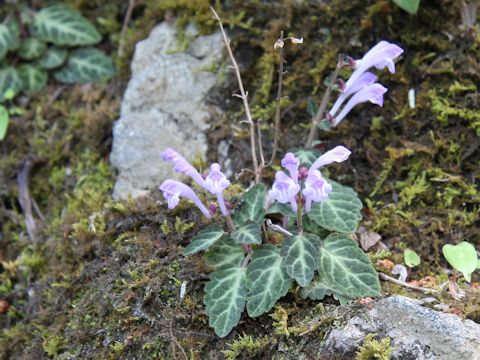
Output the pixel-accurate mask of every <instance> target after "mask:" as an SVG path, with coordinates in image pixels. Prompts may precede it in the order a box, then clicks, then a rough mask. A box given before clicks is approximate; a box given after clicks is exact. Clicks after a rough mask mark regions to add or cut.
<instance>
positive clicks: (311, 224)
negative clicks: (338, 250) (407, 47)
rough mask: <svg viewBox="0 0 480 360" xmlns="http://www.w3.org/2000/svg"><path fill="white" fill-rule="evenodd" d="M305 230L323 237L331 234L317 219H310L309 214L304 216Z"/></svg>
mask: <svg viewBox="0 0 480 360" xmlns="http://www.w3.org/2000/svg"><path fill="white" fill-rule="evenodd" d="M303 230H304V231H306V232H309V233H312V234H315V235H317V236H318V237H320V238H321V239H324V238H326V237H327V236H328V235H330V231H328V230H327V229H324V228H322V227H321V226H320V225H318V224H317V223H316V222H315V221H313V220H312V219H310V218H309V217H308V216H304V217H303Z"/></svg>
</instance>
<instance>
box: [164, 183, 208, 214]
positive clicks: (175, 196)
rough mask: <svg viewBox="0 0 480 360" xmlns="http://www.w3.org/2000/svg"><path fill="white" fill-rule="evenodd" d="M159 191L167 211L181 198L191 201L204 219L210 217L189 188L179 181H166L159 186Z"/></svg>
mask: <svg viewBox="0 0 480 360" xmlns="http://www.w3.org/2000/svg"><path fill="white" fill-rule="evenodd" d="M159 189H160V191H162V192H163V197H164V198H165V199H166V200H167V202H168V208H169V209H173V208H175V206H177V205H178V202H179V201H180V196H183V197H186V198H187V199H189V200H191V201H193V202H194V203H195V205H197V207H198V208H199V209H200V211H201V212H202V213H203V215H205V217H207V218H208V219H210V218H211V217H212V216H211V215H210V212H209V211H208V209H207V208H206V207H205V205H203V203H202V202H201V201H200V199H199V198H198V196H197V195H196V194H195V192H194V191H193V190H192V188H191V187H190V186H187V185H185V184H184V183H182V182H180V181H175V180H170V179H168V180H165V181H164V182H163V183H162V185H160V187H159Z"/></svg>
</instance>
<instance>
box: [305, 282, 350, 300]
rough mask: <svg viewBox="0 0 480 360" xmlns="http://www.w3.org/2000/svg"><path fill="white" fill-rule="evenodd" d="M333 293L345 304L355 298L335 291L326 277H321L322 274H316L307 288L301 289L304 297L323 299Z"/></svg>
mask: <svg viewBox="0 0 480 360" xmlns="http://www.w3.org/2000/svg"><path fill="white" fill-rule="evenodd" d="M330 295H333V297H334V298H335V299H337V300H338V301H340V304H342V305H344V304H346V303H348V302H349V301H351V300H353V298H351V297H349V296H347V295H345V294H343V293H341V292H339V291H336V292H335V291H333V290H332V289H331V287H330V284H328V283H327V282H326V281H325V279H324V278H323V279H322V278H321V277H320V276H316V277H315V278H314V279H313V281H312V282H311V283H310V285H308V286H307V287H305V288H302V289H301V290H300V296H301V297H302V299H307V298H308V299H310V300H317V301H319V300H323V299H324V298H325V296H330Z"/></svg>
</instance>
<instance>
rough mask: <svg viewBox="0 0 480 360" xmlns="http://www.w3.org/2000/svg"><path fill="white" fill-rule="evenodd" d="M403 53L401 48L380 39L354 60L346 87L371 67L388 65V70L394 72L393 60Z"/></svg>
mask: <svg viewBox="0 0 480 360" xmlns="http://www.w3.org/2000/svg"><path fill="white" fill-rule="evenodd" d="M402 53H403V49H402V48H401V47H400V46H398V45H395V44H392V43H389V42H388V41H385V40H382V41H380V42H379V43H378V44H377V45H375V46H374V47H372V48H371V49H370V50H368V51H367V53H366V54H365V55H364V56H363V58H362V59H360V60H356V61H355V63H356V69H355V71H354V72H353V73H352V75H351V76H350V78H349V79H348V81H347V83H346V89H348V88H349V87H351V86H353V84H354V83H355V82H356V81H357V80H358V78H359V77H360V76H362V74H363V73H364V72H365V71H367V70H368V69H370V68H372V67H376V68H377V69H383V68H384V67H388V70H389V71H390V72H391V73H392V74H393V73H394V72H395V63H394V62H393V60H395V59H396V58H397V57H398V56H400V55H401V54H402Z"/></svg>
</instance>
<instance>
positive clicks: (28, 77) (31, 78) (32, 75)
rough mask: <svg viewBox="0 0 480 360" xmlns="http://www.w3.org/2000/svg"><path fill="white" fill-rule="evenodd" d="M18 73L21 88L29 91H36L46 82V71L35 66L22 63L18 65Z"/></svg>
mask: <svg viewBox="0 0 480 360" xmlns="http://www.w3.org/2000/svg"><path fill="white" fill-rule="evenodd" d="M18 74H19V76H20V78H21V79H22V83H23V89H24V90H25V91H27V92H29V93H35V92H38V91H40V90H42V89H43V88H44V87H45V85H46V84H47V80H48V75H47V72H46V71H45V70H42V69H40V68H38V67H36V66H33V65H30V64H22V65H20V66H19V67H18Z"/></svg>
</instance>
